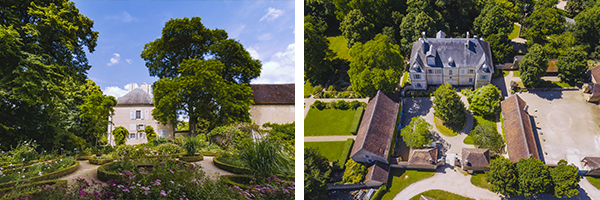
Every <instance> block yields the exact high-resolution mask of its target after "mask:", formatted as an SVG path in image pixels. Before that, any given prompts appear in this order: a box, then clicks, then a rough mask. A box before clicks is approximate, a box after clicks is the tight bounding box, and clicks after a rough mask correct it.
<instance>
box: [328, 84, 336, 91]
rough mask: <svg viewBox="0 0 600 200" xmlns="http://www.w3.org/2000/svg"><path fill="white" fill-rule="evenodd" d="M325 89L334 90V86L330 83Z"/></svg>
mask: <svg viewBox="0 0 600 200" xmlns="http://www.w3.org/2000/svg"><path fill="white" fill-rule="evenodd" d="M327 91H335V86H333V85H330V86H329V87H328V88H327Z"/></svg>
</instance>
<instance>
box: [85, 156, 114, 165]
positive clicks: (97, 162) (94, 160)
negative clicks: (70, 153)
mask: <svg viewBox="0 0 600 200" xmlns="http://www.w3.org/2000/svg"><path fill="white" fill-rule="evenodd" d="M89 161H90V164H92V165H103V164H106V163H109V162H112V161H114V159H112V158H104V159H103V158H98V157H93V158H90V160H89Z"/></svg>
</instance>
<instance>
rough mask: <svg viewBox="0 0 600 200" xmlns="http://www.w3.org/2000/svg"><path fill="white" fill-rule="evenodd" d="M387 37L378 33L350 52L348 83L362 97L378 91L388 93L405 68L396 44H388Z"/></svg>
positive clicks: (373, 94) (392, 89) (398, 80)
mask: <svg viewBox="0 0 600 200" xmlns="http://www.w3.org/2000/svg"><path fill="white" fill-rule="evenodd" d="M387 39H388V37H387V36H385V35H381V34H377V36H375V39H373V40H371V41H368V42H367V43H365V44H362V43H356V44H355V45H354V46H353V47H352V48H351V49H350V56H352V59H351V62H350V70H348V75H349V76H350V82H351V83H352V89H353V90H354V91H356V92H358V93H359V94H361V95H366V96H375V93H377V90H381V91H383V92H385V93H391V92H393V91H394V89H395V88H396V87H397V86H398V82H400V75H401V74H402V70H403V68H404V58H403V57H402V55H401V53H400V50H399V47H398V45H394V44H390V43H389V42H388V41H387Z"/></svg>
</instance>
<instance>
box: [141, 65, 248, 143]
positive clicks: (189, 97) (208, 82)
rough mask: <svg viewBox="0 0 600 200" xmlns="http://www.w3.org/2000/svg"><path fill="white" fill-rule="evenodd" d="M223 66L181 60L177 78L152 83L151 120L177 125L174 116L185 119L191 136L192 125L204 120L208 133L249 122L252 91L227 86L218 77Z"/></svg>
mask: <svg viewBox="0 0 600 200" xmlns="http://www.w3.org/2000/svg"><path fill="white" fill-rule="evenodd" d="M224 70H225V65H224V64H223V63H221V62H220V61H219V60H216V59H210V60H207V61H204V60H200V59H189V60H184V61H183V62H182V63H181V65H180V67H179V76H177V77H175V78H162V79H160V80H158V81H156V82H154V84H153V86H152V88H153V93H154V106H155V107H156V108H155V109H154V110H152V116H154V118H155V119H157V120H158V121H160V122H161V123H163V124H167V123H172V124H176V123H177V115H181V114H185V115H187V116H189V119H190V121H189V127H190V129H189V130H190V133H191V134H192V136H195V135H196V131H195V130H196V122H198V120H199V119H200V120H206V121H208V122H209V127H210V128H209V130H210V129H212V128H214V127H217V126H220V125H223V124H227V123H231V122H237V121H239V122H247V121H250V116H249V114H248V111H249V110H250V105H251V104H253V103H254V102H253V100H252V89H251V88H250V85H249V84H247V83H241V84H235V83H229V82H227V80H226V79H225V78H224V77H222V74H223V71H224Z"/></svg>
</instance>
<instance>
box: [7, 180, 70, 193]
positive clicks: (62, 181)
mask: <svg viewBox="0 0 600 200" xmlns="http://www.w3.org/2000/svg"><path fill="white" fill-rule="evenodd" d="M67 182H68V181H67V180H47V181H38V182H34V183H28V184H24V185H22V186H21V187H20V188H30V187H37V186H43V185H58V184H61V185H66V184H67ZM13 189H14V188H13V187H9V188H2V189H0V196H4V195H5V194H7V193H9V192H10V191H12V190H13ZM38 192H39V191H37V190H34V191H30V192H27V193H23V194H21V196H28V195H34V194H36V193H38Z"/></svg>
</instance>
